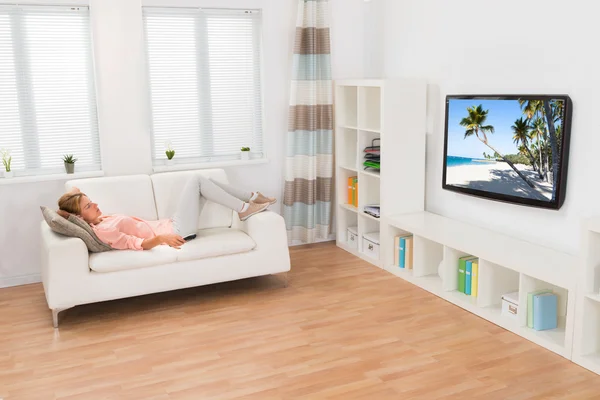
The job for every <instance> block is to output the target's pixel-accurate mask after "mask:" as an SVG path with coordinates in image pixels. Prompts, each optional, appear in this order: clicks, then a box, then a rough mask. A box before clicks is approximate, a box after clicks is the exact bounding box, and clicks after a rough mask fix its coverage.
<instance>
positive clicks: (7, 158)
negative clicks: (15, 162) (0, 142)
mask: <svg viewBox="0 0 600 400" xmlns="http://www.w3.org/2000/svg"><path fill="white" fill-rule="evenodd" d="M0 155H1V156H2V164H4V177H5V178H12V177H13V176H14V172H13V171H12V170H11V169H10V163H11V162H12V157H11V155H10V150H8V149H1V150H0Z"/></svg>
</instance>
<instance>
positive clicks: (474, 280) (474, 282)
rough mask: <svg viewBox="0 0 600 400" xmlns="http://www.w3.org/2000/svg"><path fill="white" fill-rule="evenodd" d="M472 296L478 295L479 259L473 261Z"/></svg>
mask: <svg viewBox="0 0 600 400" xmlns="http://www.w3.org/2000/svg"><path fill="white" fill-rule="evenodd" d="M471 268H472V271H471V296H473V297H477V291H478V290H479V259H476V260H473V261H472V262H471Z"/></svg>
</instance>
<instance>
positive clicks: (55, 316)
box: [52, 307, 71, 328]
mask: <svg viewBox="0 0 600 400" xmlns="http://www.w3.org/2000/svg"><path fill="white" fill-rule="evenodd" d="M69 308H71V307H65V308H53V309H52V325H53V326H54V327H55V328H58V313H60V312H62V311H65V310H68V309H69Z"/></svg>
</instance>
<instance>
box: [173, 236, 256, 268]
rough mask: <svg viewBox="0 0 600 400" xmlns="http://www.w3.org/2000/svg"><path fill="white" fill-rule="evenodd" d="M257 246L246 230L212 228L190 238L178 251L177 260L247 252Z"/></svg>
mask: <svg viewBox="0 0 600 400" xmlns="http://www.w3.org/2000/svg"><path fill="white" fill-rule="evenodd" d="M255 247H256V243H255V242H254V240H252V238H251V237H250V236H248V235H247V234H246V233H245V232H243V231H240V230H238V229H232V228H212V229H203V230H200V231H198V236H197V237H196V239H194V240H190V241H189V242H187V243H186V244H184V245H183V246H181V249H180V250H178V252H177V261H191V260H199V259H202V258H209V257H218V256H225V255H229V254H237V253H245V252H247V251H250V250H252V249H254V248H255Z"/></svg>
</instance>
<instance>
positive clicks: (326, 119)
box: [288, 104, 333, 132]
mask: <svg viewBox="0 0 600 400" xmlns="http://www.w3.org/2000/svg"><path fill="white" fill-rule="evenodd" d="M289 114H290V115H289V118H288V132H294V131H316V130H323V129H325V130H333V105H332V104H319V105H316V106H303V105H302V106H290V110H289Z"/></svg>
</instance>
